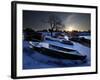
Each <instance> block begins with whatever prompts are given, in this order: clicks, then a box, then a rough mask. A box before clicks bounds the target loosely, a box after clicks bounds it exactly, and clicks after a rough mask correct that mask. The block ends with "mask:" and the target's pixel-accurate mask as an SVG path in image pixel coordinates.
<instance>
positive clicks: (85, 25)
mask: <svg viewBox="0 0 100 80" xmlns="http://www.w3.org/2000/svg"><path fill="white" fill-rule="evenodd" d="M51 15H56V16H57V17H58V18H59V19H60V20H61V22H62V23H63V24H64V25H65V27H64V28H62V29H63V30H65V31H69V30H78V31H87V30H90V26H91V25H90V24H91V23H90V22H91V21H90V20H91V15H90V14H87V13H68V12H46V11H28V10H23V28H32V29H34V30H43V29H49V28H50V24H49V23H48V20H49V16H51Z"/></svg>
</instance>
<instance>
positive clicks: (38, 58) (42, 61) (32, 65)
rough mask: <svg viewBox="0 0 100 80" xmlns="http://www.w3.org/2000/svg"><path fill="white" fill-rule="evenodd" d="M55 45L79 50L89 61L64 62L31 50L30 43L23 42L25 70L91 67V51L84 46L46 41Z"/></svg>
mask: <svg viewBox="0 0 100 80" xmlns="http://www.w3.org/2000/svg"><path fill="white" fill-rule="evenodd" d="M45 42H48V43H50V44H53V45H57V46H60V47H64V48H69V49H74V50H77V51H78V52H79V53H80V54H82V55H87V61H86V62H85V63H84V62H82V61H79V60H62V59H55V58H51V57H49V56H46V55H43V54H40V53H39V52H36V51H33V50H32V49H30V48H29V43H28V42H27V41H23V69H39V68H56V67H77V66H90V49H91V48H89V47H86V46H84V45H81V44H79V43H76V42H73V43H74V45H73V46H72V45H66V44H62V43H59V42H56V41H49V40H46V41H45Z"/></svg>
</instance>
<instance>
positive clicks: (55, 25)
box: [48, 15, 64, 36]
mask: <svg viewBox="0 0 100 80" xmlns="http://www.w3.org/2000/svg"><path fill="white" fill-rule="evenodd" d="M48 23H49V24H50V27H51V28H50V32H51V36H53V31H54V30H55V31H58V30H59V29H61V28H62V27H64V24H62V20H61V19H60V18H59V17H58V16H56V15H50V16H49V19H48Z"/></svg>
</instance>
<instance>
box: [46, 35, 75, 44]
mask: <svg viewBox="0 0 100 80" xmlns="http://www.w3.org/2000/svg"><path fill="white" fill-rule="evenodd" d="M45 39H46V40H50V41H57V42H60V43H62V44H67V45H74V44H73V43H72V42H71V41H70V40H66V39H64V38H62V39H59V38H53V37H50V36H46V37H45Z"/></svg>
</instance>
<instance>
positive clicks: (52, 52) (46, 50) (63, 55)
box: [29, 42, 86, 61]
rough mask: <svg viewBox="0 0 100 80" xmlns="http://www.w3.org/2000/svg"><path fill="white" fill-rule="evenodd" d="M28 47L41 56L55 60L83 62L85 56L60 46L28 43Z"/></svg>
mask: <svg viewBox="0 0 100 80" xmlns="http://www.w3.org/2000/svg"><path fill="white" fill-rule="evenodd" d="M29 44H30V47H31V48H32V49H33V50H35V51H38V52H39V53H41V54H43V55H47V56H49V57H52V58H57V59H70V60H81V61H83V60H85V59H86V55H82V54H80V53H79V52H77V51H76V50H73V49H67V48H63V47H60V46H55V45H50V44H48V43H43V42H41V43H39V42H29Z"/></svg>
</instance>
